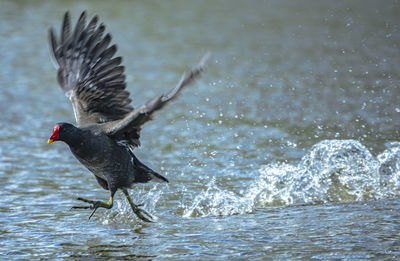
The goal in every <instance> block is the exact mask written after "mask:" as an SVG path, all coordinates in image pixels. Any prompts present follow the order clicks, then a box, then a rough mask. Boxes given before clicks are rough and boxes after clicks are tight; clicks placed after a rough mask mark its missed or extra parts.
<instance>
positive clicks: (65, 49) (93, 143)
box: [48, 12, 208, 222]
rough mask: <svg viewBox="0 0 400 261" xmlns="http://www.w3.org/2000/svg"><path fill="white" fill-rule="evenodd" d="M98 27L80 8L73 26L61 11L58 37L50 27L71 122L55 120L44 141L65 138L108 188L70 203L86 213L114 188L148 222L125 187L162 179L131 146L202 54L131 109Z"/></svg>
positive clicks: (112, 49)
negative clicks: (171, 83) (163, 89)
mask: <svg viewBox="0 0 400 261" xmlns="http://www.w3.org/2000/svg"><path fill="white" fill-rule="evenodd" d="M104 31H105V26H104V25H103V24H102V23H101V24H98V17H97V16H94V17H93V18H92V19H91V20H90V21H89V23H86V12H83V13H82V14H81V15H80V17H79V19H78V22H77V24H76V26H75V28H74V29H73V30H72V29H71V25H70V16H69V13H68V12H66V13H65V15H64V20H63V23H62V26H61V36H60V37H57V36H56V34H55V32H54V30H53V28H51V29H50V31H49V40H50V45H51V51H52V54H53V56H54V58H55V60H56V62H57V64H58V66H59V67H58V73H57V79H58V83H59V84H60V87H61V89H62V90H63V91H64V93H65V95H66V96H67V97H68V98H69V99H70V100H71V103H72V107H73V110H74V114H75V119H76V122H77V125H76V126H74V125H72V124H69V123H58V124H56V125H55V126H54V127H53V134H52V135H51V137H50V139H49V140H48V143H49V144H50V143H52V142H53V141H63V142H65V143H67V144H68V146H69V148H70V150H71V152H72V154H73V155H74V156H75V157H76V158H77V159H78V160H79V161H80V162H81V163H82V164H83V165H85V166H86V168H88V169H89V170H90V171H91V172H92V173H93V174H94V176H95V178H96V180H97V182H98V183H99V184H100V186H101V187H103V188H104V189H106V190H109V191H110V193H111V196H110V199H109V201H108V202H102V201H92V200H88V199H84V198H78V200H80V201H83V202H86V203H89V206H75V207H72V208H83V209H89V208H90V209H93V212H92V213H91V215H90V216H89V219H90V218H91V217H92V215H93V214H94V212H95V211H96V210H97V209H98V208H100V207H101V208H106V209H110V208H112V206H113V200H114V194H115V192H116V191H117V190H118V189H120V190H122V192H123V193H124V195H125V196H126V198H127V200H128V202H129V204H130V206H131V207H132V210H133V212H134V213H135V214H136V215H137V216H138V217H139V218H141V219H142V220H144V221H147V222H151V221H153V217H152V216H151V215H150V214H149V213H148V212H146V211H145V210H143V209H141V208H139V207H138V206H137V205H135V204H134V203H133V202H132V200H131V198H130V196H129V193H128V190H127V189H128V188H130V187H132V185H133V184H135V183H146V182H148V181H150V180H154V181H159V182H168V180H167V179H166V178H165V177H163V176H161V175H160V174H158V173H157V172H155V171H154V170H152V169H150V168H149V167H147V166H146V165H144V164H143V163H142V162H140V161H139V160H138V158H137V157H136V156H135V155H134V154H133V149H134V148H135V147H138V146H139V145H140V142H139V138H140V131H141V129H142V127H143V124H144V123H146V122H147V121H149V120H151V119H152V116H153V113H154V112H155V111H157V110H159V109H161V108H163V107H164V106H165V105H166V104H168V103H169V102H170V101H171V100H173V99H174V98H176V97H177V96H178V94H179V93H180V92H181V90H182V88H183V87H185V86H187V85H188V84H190V83H192V82H193V81H194V80H195V79H196V78H197V77H198V76H199V75H200V74H201V72H202V71H203V68H204V64H205V62H206V60H207V58H208V54H207V55H205V56H204V57H203V58H202V60H201V61H200V63H199V64H198V65H197V66H196V67H194V68H193V69H192V70H191V72H190V73H188V74H184V75H183V76H182V78H181V80H180V82H179V83H178V84H177V86H176V87H175V88H173V89H171V90H170V91H169V92H167V93H165V94H161V95H159V96H157V97H155V98H154V99H151V100H149V101H148V102H146V103H145V104H144V105H142V106H140V107H138V108H136V109H134V108H133V107H132V106H131V105H130V103H131V99H130V98H129V92H128V91H126V90H125V87H126V83H125V75H124V67H123V66H121V61H122V58H121V57H115V53H116V51H117V47H116V45H111V46H110V43H111V35H110V34H108V33H107V34H104Z"/></svg>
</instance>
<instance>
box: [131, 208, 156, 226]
mask: <svg viewBox="0 0 400 261" xmlns="http://www.w3.org/2000/svg"><path fill="white" fill-rule="evenodd" d="M134 213H135V214H136V216H137V217H138V218H140V219H141V220H143V221H145V222H149V223H154V222H156V218H155V217H153V215H151V214H150V213H149V212H147V211H146V210H144V209H142V208H138V207H136V208H135V210H134Z"/></svg>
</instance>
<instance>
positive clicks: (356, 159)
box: [181, 140, 400, 217]
mask: <svg viewBox="0 0 400 261" xmlns="http://www.w3.org/2000/svg"><path fill="white" fill-rule="evenodd" d="M257 174H258V175H257V178H256V179H255V180H254V181H253V182H252V183H251V185H250V186H248V188H247V189H246V190H245V191H244V192H243V193H240V194H239V193H235V192H233V191H230V190H227V189H223V188H221V187H219V186H217V185H216V182H215V179H213V180H212V181H211V182H210V183H209V184H208V185H207V188H206V189H205V190H203V191H202V192H201V193H199V194H198V195H197V196H196V197H195V198H194V199H193V200H192V201H191V202H189V204H183V203H182V206H181V208H182V209H183V216H184V217H193V216H210V215H211V216H225V215H233V214H244V213H249V212H252V211H254V209H255V208H257V207H266V206H286V205H293V204H323V203H327V202H349V201H362V200H367V199H381V198H387V197H398V196H400V191H399V189H398V188H399V185H400V143H399V142H392V143H389V144H388V148H387V149H386V150H385V151H384V152H383V153H381V154H379V155H378V156H377V157H374V156H373V155H372V154H371V152H370V151H369V150H368V149H367V148H366V147H365V146H363V145H362V144H361V143H360V142H358V141H355V140H325V141H321V142H319V143H317V144H316V145H314V146H313V147H312V148H311V150H310V151H309V152H308V153H307V154H306V155H305V156H304V157H303V158H302V159H301V161H300V162H299V163H298V164H286V163H272V164H269V165H266V166H263V167H261V168H260V169H259V170H258V171H257Z"/></svg>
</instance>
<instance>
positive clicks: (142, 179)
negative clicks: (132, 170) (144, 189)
mask: <svg viewBox="0 0 400 261" xmlns="http://www.w3.org/2000/svg"><path fill="white" fill-rule="evenodd" d="M131 155H132V158H133V162H134V163H135V166H136V167H137V168H138V169H139V171H140V172H141V174H142V175H138V176H136V179H135V182H137V183H146V182H148V181H150V180H152V181H155V182H168V179H167V178H166V177H163V176H161V175H160V174H158V173H157V172H155V171H154V170H152V169H150V168H149V167H147V166H146V165H144V164H143V163H142V162H141V161H140V160H139V159H138V158H136V156H135V155H134V154H133V153H131Z"/></svg>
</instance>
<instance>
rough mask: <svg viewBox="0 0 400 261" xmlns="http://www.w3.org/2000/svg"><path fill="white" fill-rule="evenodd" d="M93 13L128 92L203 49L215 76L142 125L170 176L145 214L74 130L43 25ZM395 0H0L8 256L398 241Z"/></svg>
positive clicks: (279, 250)
mask: <svg viewBox="0 0 400 261" xmlns="http://www.w3.org/2000/svg"><path fill="white" fill-rule="evenodd" d="M84 9H86V10H88V13H89V14H95V13H97V14H99V16H100V18H101V19H102V20H103V21H104V22H105V23H106V25H107V30H109V31H110V32H111V33H112V36H113V38H114V40H115V42H116V43H117V44H118V48H119V50H118V54H119V55H122V56H124V62H123V63H124V65H125V66H126V68H127V83H128V89H129V91H130V92H131V94H132V98H133V104H134V106H138V105H140V104H141V103H142V102H143V101H146V100H147V99H148V98H150V97H152V96H154V95H155V94H158V93H160V92H162V91H165V90H168V89H170V88H171V87H172V86H174V85H175V84H176V82H177V81H178V80H179V77H180V75H181V73H182V72H183V71H184V70H187V69H188V68H190V66H191V65H192V64H191V63H192V62H194V61H197V60H198V59H199V58H200V56H201V55H202V54H203V53H205V52H206V51H208V50H210V51H212V53H213V59H212V61H211V63H210V65H209V67H208V69H207V71H206V73H205V75H204V77H203V78H202V79H201V80H200V81H199V82H197V83H196V84H195V85H193V86H192V87H190V88H189V89H187V90H185V92H184V93H183V95H182V96H181V97H180V99H178V101H176V102H174V104H171V105H170V106H168V108H167V109H166V110H165V111H162V112H160V113H159V114H158V115H157V119H156V121H153V122H151V123H149V124H148V126H146V127H145V129H144V131H143V134H142V144H143V147H142V148H139V149H138V150H137V155H138V157H139V158H140V159H142V160H143V161H144V162H145V163H146V164H147V165H149V166H151V167H152V168H153V169H155V170H159V172H160V173H162V174H164V175H165V176H166V177H168V179H169V180H170V183H169V184H168V185H163V184H154V183H153V184H147V185H138V186H136V187H135V188H134V189H132V191H131V194H132V196H133V198H134V200H135V202H138V203H143V204H144V208H145V209H147V210H148V211H150V212H151V213H153V214H154V215H156V216H158V218H159V219H158V222H157V223H155V224H143V223H141V221H139V220H137V219H136V217H135V215H133V214H132V213H131V212H130V209H129V206H128V204H127V202H125V200H124V199H123V197H122V195H120V194H119V193H117V195H116V204H115V206H114V208H113V209H111V210H109V211H107V210H99V211H98V213H97V216H96V217H94V218H93V219H92V220H90V221H88V220H87V217H88V215H89V213H88V212H86V211H69V208H70V207H71V206H73V205H75V204H76V203H77V202H76V201H75V198H76V197H78V196H81V197H87V198H93V199H104V200H105V199H106V198H107V197H108V193H107V192H106V191H105V190H103V189H101V188H100V187H99V186H98V185H97V183H96V181H95V179H94V178H93V176H92V174H90V173H88V172H87V170H86V169H84V168H83V167H82V166H81V165H80V164H79V163H78V162H77V161H76V160H75V159H74V158H73V156H72V155H71V153H70V152H69V150H68V148H67V147H66V146H65V145H64V144H55V146H47V144H46V140H47V138H48V137H49V135H50V134H51V128H52V126H53V125H54V123H56V122H60V121H69V122H73V121H74V119H73V113H72V109H71V106H70V104H69V102H68V100H67V99H66V98H65V97H64V96H63V94H62V92H61V91H60V90H59V88H58V86H57V83H56V77H55V75H56V72H55V69H54V68H53V65H52V63H51V59H50V55H49V52H48V46H47V30H48V28H49V27H50V26H57V28H58V27H59V24H60V22H61V18H62V15H63V13H64V12H65V11H66V10H70V11H71V14H72V17H73V19H77V17H78V15H79V14H80V13H81V11H82V10H84ZM398 13H400V4H399V3H398V2H397V1H387V2H385V4H381V3H376V2H374V1H362V2H361V1H353V2H351V3H347V2H343V3H338V2H327V1H323V2H315V1H307V0H304V1H300V2H299V1H296V2H292V1H277V2H268V1H246V2H240V1H233V2H232V1H218V2H215V1H206V2H204V1H202V2H187V1H174V2H157V3H153V2H141V3H140V2H139V3H138V2H125V1H116V2H111V1H96V4H94V3H92V2H87V3H85V2H80V3H75V2H73V1H52V2H46V1H33V2H25V1H3V2H2V3H1V8H0V43H1V44H0V52H1V54H2V56H1V59H0V66H1V70H0V111H1V112H2V113H0V122H1V127H0V189H1V190H2V192H3V194H2V195H3V196H2V197H1V198H0V257H1V258H2V259H10V258H13V259H31V258H55V257H58V258H68V257H74V258H77V259H80V258H88V257H94V258H110V257H113V258H115V259H118V258H126V259H138V260H152V259H159V260H164V259H173V260H187V259H195V260H203V259H211V260H218V259H221V260H222V259H224V260H226V259H228V258H229V259H251V260H253V259H256V260H257V259H258V260H262V259H263V258H265V257H266V256H268V257H270V258H271V259H274V260H275V259H280V260H293V259H304V260H309V259H317V260H318V259H319V260H321V259H322V260H324V259H350V260H364V259H376V260H382V259H389V260H390V259H393V260H395V259H396V258H399V257H400V248H399V246H400V237H399V232H400V223H399V220H400V219H399V218H400V217H399V214H398V209H399V207H400V206H399V200H398V199H399V185H400V184H399V182H400V181H399V180H400V145H399V139H400V134H399V130H400V128H399V127H400V120H399V119H400V117H399V111H400V107H399V102H398V101H399V100H400V92H399V83H400V75H399V71H398V68H400V64H399V61H400V51H399V46H398V44H399V42H400V41H399V40H400V38H399V36H400V34H399V21H398V18H397V14H398Z"/></svg>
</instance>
